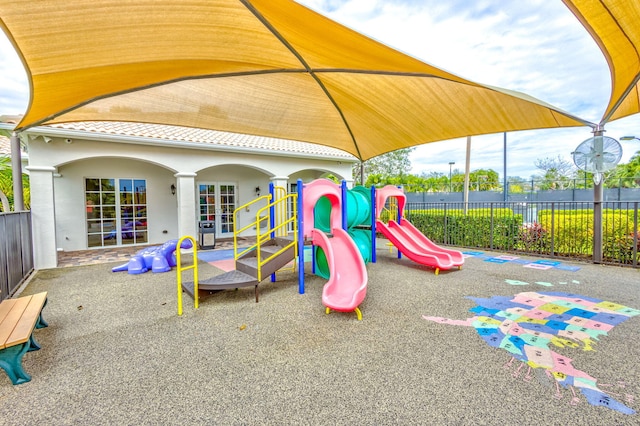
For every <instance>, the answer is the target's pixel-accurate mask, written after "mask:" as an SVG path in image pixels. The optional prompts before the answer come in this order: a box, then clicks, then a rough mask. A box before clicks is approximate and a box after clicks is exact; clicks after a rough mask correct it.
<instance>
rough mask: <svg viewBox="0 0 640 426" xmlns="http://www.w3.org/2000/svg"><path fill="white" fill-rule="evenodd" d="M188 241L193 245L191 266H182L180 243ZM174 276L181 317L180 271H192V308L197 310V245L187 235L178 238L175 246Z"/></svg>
mask: <svg viewBox="0 0 640 426" xmlns="http://www.w3.org/2000/svg"><path fill="white" fill-rule="evenodd" d="M184 240H190V241H191V244H192V245H193V265H188V266H184V267H183V266H182V253H181V252H182V250H181V249H180V247H182V242H183V241H184ZM176 247H177V248H176V271H177V272H176V274H177V276H178V316H181V315H182V271H186V270H188V269H193V306H194V308H195V309H198V245H197V244H196V240H195V239H194V238H193V237H190V236H188V235H186V236H184V237H182V238H180V239H179V240H178V244H177V246H176Z"/></svg>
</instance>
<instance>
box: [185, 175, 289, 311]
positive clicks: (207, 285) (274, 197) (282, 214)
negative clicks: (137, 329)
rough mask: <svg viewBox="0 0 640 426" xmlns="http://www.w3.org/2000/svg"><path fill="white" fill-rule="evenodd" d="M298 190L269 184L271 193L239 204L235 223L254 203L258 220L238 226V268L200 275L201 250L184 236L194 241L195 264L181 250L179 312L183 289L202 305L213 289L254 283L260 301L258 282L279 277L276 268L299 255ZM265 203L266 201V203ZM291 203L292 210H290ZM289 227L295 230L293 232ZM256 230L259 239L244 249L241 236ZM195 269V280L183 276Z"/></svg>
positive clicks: (235, 254) (235, 238)
mask: <svg viewBox="0 0 640 426" xmlns="http://www.w3.org/2000/svg"><path fill="white" fill-rule="evenodd" d="M296 198H297V194H287V192H286V190H285V188H281V187H276V186H274V185H273V184H270V185H269V194H268V195H263V196H261V197H257V198H256V199H254V200H252V201H250V202H248V203H246V204H244V205H242V206H240V207H238V208H236V209H235V211H234V212H233V223H234V224H236V223H239V222H240V221H239V220H238V214H239V213H240V212H242V211H245V209H249V208H250V207H251V206H258V209H257V211H256V214H255V220H253V221H250V223H248V224H247V225H245V226H244V227H242V228H239V229H238V228H236V229H234V234H233V257H234V260H235V266H236V269H234V270H232V271H228V272H225V273H223V274H220V275H216V276H213V277H209V278H205V279H202V280H200V279H199V276H198V250H197V244H195V240H194V239H193V238H192V237H190V236H185V237H182V238H181V239H180V241H183V240H189V241H191V242H192V244H193V254H192V260H193V262H192V264H190V265H183V264H182V257H181V253H180V252H178V254H177V257H176V258H177V266H178V268H177V292H178V315H182V292H183V291H184V292H186V293H187V294H189V295H190V296H191V297H192V298H193V301H194V302H193V303H194V308H195V309H198V304H199V299H200V298H201V297H206V296H208V295H210V294H212V293H213V292H216V291H219V290H226V289H237V288H241V287H254V288H255V290H254V292H255V299H256V303H258V297H259V295H258V285H259V284H260V283H261V282H262V281H263V280H264V279H265V278H266V277H268V276H271V281H272V282H275V281H276V271H278V270H282V269H284V267H285V266H286V265H287V264H289V263H291V262H292V261H293V260H294V259H295V257H296V255H297V254H296V248H297V238H296V237H297V221H296V217H297V212H296V206H297V203H296ZM263 204H265V205H264V206H263ZM289 206H291V207H292V209H291V212H290V214H287V211H288V207H289ZM289 228H291V229H293V233H292V234H291V233H289ZM251 229H255V230H256V242H255V243H254V244H252V245H250V246H249V247H247V248H244V249H242V250H240V249H239V247H238V236H239V235H241V234H242V233H243V232H245V231H247V230H251ZM188 270H193V273H192V274H193V281H186V282H184V281H183V280H182V273H183V272H184V271H188Z"/></svg>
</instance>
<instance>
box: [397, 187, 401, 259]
mask: <svg viewBox="0 0 640 426" xmlns="http://www.w3.org/2000/svg"><path fill="white" fill-rule="evenodd" d="M398 188H402V187H400V186H399V187H398ZM397 198H398V197H396V204H397V205H398V214H397V215H396V222H398V224H400V219H402V212H401V211H400V203H399V202H398V199H397ZM398 259H402V253H400V249H398Z"/></svg>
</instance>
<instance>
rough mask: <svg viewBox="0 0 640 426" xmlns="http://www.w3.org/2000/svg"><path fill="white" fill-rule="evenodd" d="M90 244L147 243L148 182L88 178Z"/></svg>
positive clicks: (88, 235) (88, 230) (88, 229)
mask: <svg viewBox="0 0 640 426" xmlns="http://www.w3.org/2000/svg"><path fill="white" fill-rule="evenodd" d="M85 205H86V215H87V246H88V247H107V246H115V245H130V244H140V243H146V242H148V236H147V185H146V181H145V180H142V179H102V178H87V179H85Z"/></svg>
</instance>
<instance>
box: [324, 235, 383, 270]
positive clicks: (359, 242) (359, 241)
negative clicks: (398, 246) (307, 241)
mask: <svg viewBox="0 0 640 426" xmlns="http://www.w3.org/2000/svg"><path fill="white" fill-rule="evenodd" d="M348 233H349V236H350V237H351V239H352V240H353V241H354V242H355V243H356V247H358V251H359V252H360V256H362V260H364V263H365V264H366V263H369V262H371V233H370V232H369V231H367V230H364V229H350V230H349V231H348ZM315 252H316V254H315V262H316V275H318V276H320V277H322V278H324V279H327V280H328V279H329V276H330V275H331V274H330V273H329V263H328V262H327V256H326V255H325V254H324V250H322V248H320V247H316V250H315Z"/></svg>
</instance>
